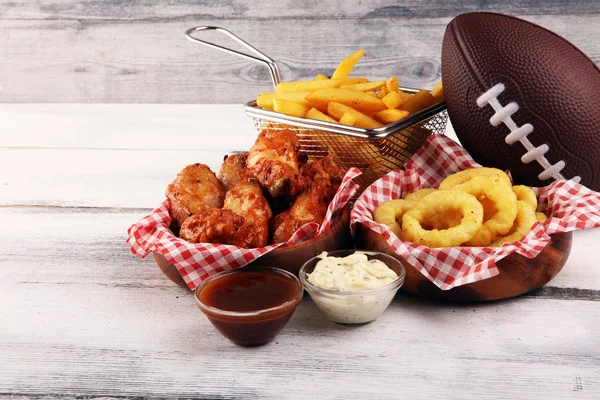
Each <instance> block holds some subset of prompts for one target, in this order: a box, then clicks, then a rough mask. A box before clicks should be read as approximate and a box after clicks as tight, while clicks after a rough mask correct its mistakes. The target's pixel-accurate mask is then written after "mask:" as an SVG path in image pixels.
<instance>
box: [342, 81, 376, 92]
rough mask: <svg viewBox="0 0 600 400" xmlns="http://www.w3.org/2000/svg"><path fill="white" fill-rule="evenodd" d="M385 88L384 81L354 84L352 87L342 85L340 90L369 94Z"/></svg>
mask: <svg viewBox="0 0 600 400" xmlns="http://www.w3.org/2000/svg"><path fill="white" fill-rule="evenodd" d="M383 86H385V81H375V82H365V83H356V84H354V85H343V86H342V89H350V90H358V91H359V92H371V91H373V90H377V89H380V88H382V87H383Z"/></svg>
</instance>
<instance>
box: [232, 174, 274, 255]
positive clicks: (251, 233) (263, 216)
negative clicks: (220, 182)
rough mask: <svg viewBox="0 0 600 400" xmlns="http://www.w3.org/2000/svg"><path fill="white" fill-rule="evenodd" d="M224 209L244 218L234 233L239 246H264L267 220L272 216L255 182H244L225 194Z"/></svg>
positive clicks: (266, 234)
mask: <svg viewBox="0 0 600 400" xmlns="http://www.w3.org/2000/svg"><path fill="white" fill-rule="evenodd" d="M223 208H224V209H227V210H231V211H233V212H235V213H236V214H237V215H240V216H241V217H243V218H244V224H243V225H242V226H241V227H240V229H239V230H238V231H237V233H236V234H235V235H234V239H233V240H234V242H235V243H231V244H235V245H237V246H241V247H264V246H266V245H267V243H268V241H269V220H270V219H271V217H272V216H273V213H272V212H271V208H270V207H269V203H268V202H267V200H266V199H265V196H263V194H262V189H261V188H260V186H259V185H258V184H257V183H252V182H244V183H240V184H238V185H237V186H235V187H234V188H233V189H231V190H229V191H228V192H227V194H226V195H225V203H224V206H223Z"/></svg>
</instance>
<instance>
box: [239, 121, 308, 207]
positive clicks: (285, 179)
mask: <svg viewBox="0 0 600 400" xmlns="http://www.w3.org/2000/svg"><path fill="white" fill-rule="evenodd" d="M301 159H302V154H301V153H300V142H299V140H298V137H297V135H296V134H295V133H294V132H293V131H291V130H288V129H282V130H275V129H265V130H263V131H262V132H261V133H260V134H259V135H258V138H257V139H256V142H255V143H254V145H253V146H252V148H251V149H250V151H249V153H248V160H247V163H246V166H247V168H248V170H249V171H250V173H251V174H252V175H253V176H254V177H256V179H257V180H258V182H259V183H260V185H261V186H262V187H263V188H264V189H266V190H267V191H268V192H269V193H270V194H271V196H273V197H279V196H288V195H295V194H297V193H300V192H301V191H302V190H303V189H304V186H305V184H304V178H303V177H302V174H300V171H299V168H300V161H301Z"/></svg>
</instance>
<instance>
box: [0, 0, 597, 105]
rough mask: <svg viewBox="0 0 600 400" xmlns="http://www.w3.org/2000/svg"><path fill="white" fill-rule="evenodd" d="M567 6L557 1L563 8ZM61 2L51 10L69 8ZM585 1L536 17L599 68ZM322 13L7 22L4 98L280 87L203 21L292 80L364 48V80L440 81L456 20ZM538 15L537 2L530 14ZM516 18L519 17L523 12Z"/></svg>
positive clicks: (157, 96)
mask: <svg viewBox="0 0 600 400" xmlns="http://www.w3.org/2000/svg"><path fill="white" fill-rule="evenodd" d="M559 3H560V2H554V3H553V4H554V5H555V6H556V7H559V8H560V6H558V4H559ZM54 4H55V6H52V5H50V6H49V8H48V10H52V9H53V8H54V9H60V8H61V7H60V6H56V4H57V3H54ZM85 4H86V5H87V4H88V3H85ZM386 4H387V3H386ZM535 4H536V5H537V4H538V3H535ZM582 4H583V6H582V7H581V8H576V11H575V12H577V13H578V14H550V15H528V16H527V19H529V20H531V21H532V22H536V23H539V24H541V25H543V26H546V27H549V28H551V29H553V30H554V31H556V32H557V33H559V34H562V35H564V36H565V37H566V38H568V39H569V40H571V41H572V42H573V43H575V44H576V45H578V46H579V47H581V49H582V50H583V51H584V52H586V53H587V54H588V55H589V56H590V57H591V58H592V59H593V60H596V61H598V60H600V44H598V41H596V40H594V39H593V38H595V37H596V36H597V33H598V26H600V14H598V13H597V12H596V9H595V7H596V8H597V7H598V6H597V4H596V3H592V2H586V3H582ZM314 7H316V6H315V5H314V4H313V5H312V6H311V7H310V8H307V9H310V11H311V12H312V13H314V14H319V15H320V16H321V17H319V18H308V17H302V13H301V12H300V11H295V12H296V13H300V17H294V18H292V17H285V18H278V17H277V18H276V17H270V18H266V19H257V18H255V17H244V18H241V19H238V18H235V17H232V15H235V14H228V13H226V12H224V11H223V13H222V14H218V13H217V14H218V15H219V16H218V17H214V16H212V15H204V14H201V15H197V14H191V15H188V16H185V17H183V18H176V17H173V18H171V17H169V18H158V19H154V18H152V17H150V18H147V19H139V20H138V19H131V20H128V19H113V18H108V19H86V18H83V17H82V18H79V19H78V18H72V17H69V18H66V19H61V18H58V17H57V16H53V15H46V16H42V17H40V18H46V17H47V18H49V19H29V17H22V18H21V17H14V18H13V19H11V18H10V17H7V18H8V19H6V18H3V19H0V39H2V41H3V45H2V46H0V58H1V59H2V60H3V61H2V63H0V88H1V89H0V101H1V102H92V103H102V102H107V103H123V102H125V103H126V102H135V103H243V102H247V101H250V100H251V99H253V98H254V97H255V96H256V94H257V93H259V92H263V91H269V90H271V84H270V79H269V75H268V72H267V70H266V69H265V68H264V67H263V66H261V65H259V64H255V63H251V62H248V61H245V60H242V59H239V58H237V57H234V56H231V55H226V54H223V53H221V52H218V51H216V50H213V49H207V48H204V47H202V46H200V45H197V44H193V43H190V42H188V41H186V40H184V39H183V32H184V30H185V29H186V28H189V27H190V26H194V25H199V24H201V25H221V26H223V27H226V28H229V29H230V30H232V31H233V32H234V33H236V34H238V35H240V36H241V37H242V38H244V39H245V40H247V41H248V42H250V43H252V44H254V45H255V46H257V47H258V48H259V49H261V50H263V51H264V52H266V53H267V54H269V55H270V56H272V57H273V58H274V59H275V60H276V61H277V62H278V65H279V67H280V70H281V73H282V76H283V78H284V79H285V80H293V79H308V78H312V77H314V76H315V75H316V74H317V73H331V71H333V69H334V68H335V66H336V65H337V63H338V62H339V61H340V60H341V59H342V58H344V57H346V56H347V55H349V54H351V53H352V52H354V51H356V50H357V49H359V48H365V49H366V52H367V56H366V57H365V59H364V60H363V61H361V63H359V64H358V65H357V67H356V75H357V76H358V75H364V76H367V77H369V78H371V79H377V78H385V77H389V76H392V75H397V76H398V77H399V80H400V82H401V84H402V85H404V86H407V87H424V88H431V87H432V86H433V85H434V84H435V82H436V81H437V80H439V78H440V51H441V41H442V36H443V33H444V29H445V26H446V24H447V23H448V22H449V21H450V19H451V16H450V15H448V16H427V17H414V16H412V15H403V12H401V11H398V14H399V15H396V14H395V13H396V11H390V12H389V13H388V12H386V9H385V7H396V6H383V8H379V9H378V10H379V11H373V12H374V14H372V13H363V14H360V13H359V15H357V16H352V17H347V18H346V17H343V16H342V17H340V16H337V15H335V14H334V15H333V16H331V15H330V13H327V12H323V13H315V12H314ZM398 7H400V6H398ZM506 7H508V6H506ZM79 8H80V9H82V10H87V9H92V10H93V9H94V7H91V8H89V7H84V6H81V7H79ZM109 8H110V7H109ZM249 8H252V7H249ZM533 8H534V7H533V3H531V6H529V8H524V10H525V12H531V10H532V9H533ZM549 8H550V9H554V8H553V7H549ZM76 9H77V7H74V8H73V10H76ZM117 9H118V7H117ZM273 9H274V10H275V11H273V13H274V14H276V13H277V11H276V10H277V8H273ZM503 9H504V8H503ZM390 10H398V9H397V8H392V9H390ZM588 11H589V12H588ZM36 12H37V11H36ZM36 12H34V14H35V13H36ZM290 12H291V11H290ZM511 13H514V14H518V15H520V14H519V10H518V9H513V10H511ZM50 14H52V12H51V13H50ZM409 14H410V12H409ZM442 14H445V15H447V14H449V13H448V12H442ZM294 15H297V14H294ZM328 15H330V16H328ZM382 16H386V17H387V18H384V17H382ZM56 18H58V19H56ZM124 18H125V17H124ZM274 33H275V34H274ZM209 38H212V36H210V37H209Z"/></svg>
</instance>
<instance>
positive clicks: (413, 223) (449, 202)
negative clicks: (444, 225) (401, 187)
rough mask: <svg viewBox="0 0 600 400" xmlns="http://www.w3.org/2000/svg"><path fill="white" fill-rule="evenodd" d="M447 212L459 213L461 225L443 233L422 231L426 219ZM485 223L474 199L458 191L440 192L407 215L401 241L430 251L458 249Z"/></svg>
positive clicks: (428, 197)
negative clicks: (445, 248) (430, 248)
mask: <svg viewBox="0 0 600 400" xmlns="http://www.w3.org/2000/svg"><path fill="white" fill-rule="evenodd" d="M448 210H458V211H460V213H461V215H462V218H461V221H460V224H459V225H456V226H453V227H451V228H448V229H441V230H440V229H432V230H428V229H425V228H423V225H422V223H423V221H425V220H426V219H427V218H429V217H431V216H434V215H438V214H443V213H445V212H448ZM482 222H483V207H482V206H481V203H479V201H477V198H475V196H473V195H470V194H468V193H464V192H459V191H455V190H437V191H435V192H433V193H430V194H429V195H427V196H425V197H424V198H423V199H421V201H420V202H418V203H417V205H416V206H415V207H414V208H413V209H412V210H409V211H407V212H406V213H405V214H404V216H403V217H402V236H400V238H401V239H403V240H409V241H411V242H414V243H417V244H420V245H423V246H429V247H452V246H459V245H461V244H462V243H464V242H466V241H467V240H469V239H470V238H471V237H472V236H473V235H474V234H475V232H477V231H478V230H479V229H480V228H481V225H482Z"/></svg>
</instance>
